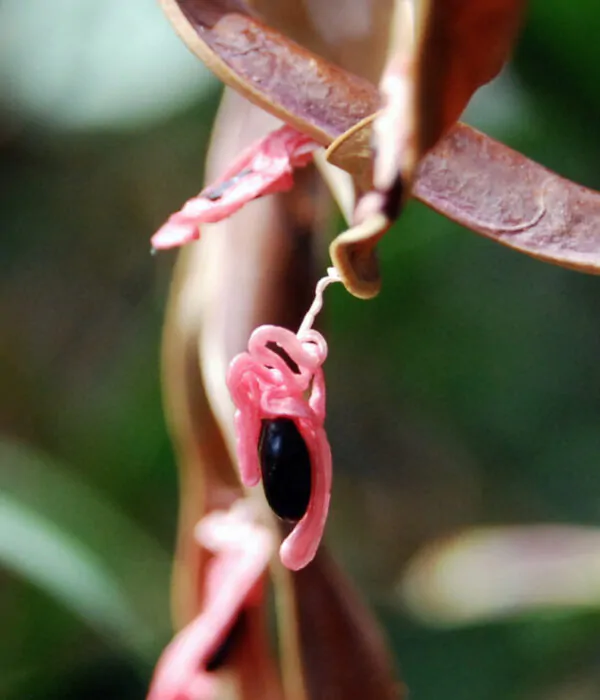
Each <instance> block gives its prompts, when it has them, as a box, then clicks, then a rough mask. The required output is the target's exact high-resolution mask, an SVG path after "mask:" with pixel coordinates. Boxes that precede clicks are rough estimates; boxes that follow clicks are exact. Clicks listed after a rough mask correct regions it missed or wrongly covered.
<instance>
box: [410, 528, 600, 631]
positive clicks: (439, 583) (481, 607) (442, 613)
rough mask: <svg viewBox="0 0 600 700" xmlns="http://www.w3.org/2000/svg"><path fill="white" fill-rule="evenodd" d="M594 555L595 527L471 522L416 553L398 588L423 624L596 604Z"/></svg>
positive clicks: (598, 537)
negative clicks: (489, 525)
mask: <svg viewBox="0 0 600 700" xmlns="http://www.w3.org/2000/svg"><path fill="white" fill-rule="evenodd" d="M599 561H600V532H599V531H598V530H597V529H596V528H586V527H577V526H567V525H543V524H540V525H531V526H513V527H495V528H474V529H472V530H467V531H465V532H462V533H460V534H458V535H456V536H455V537H453V538H451V539H447V540H442V541H438V542H435V543H433V544H432V545H429V546H428V547H426V548H425V549H424V550H423V551H421V552H419V553H418V554H417V555H416V556H415V557H414V558H413V560H412V562H410V563H409V565H408V569H407V571H406V572H405V574H404V575H403V577H402V581H401V583H400V585H399V586H398V590H399V593H400V596H401V598H402V600H403V602H404V603H405V604H406V605H407V606H408V608H409V609H410V611H411V612H412V614H414V615H415V616H418V617H420V618H421V619H423V620H425V621H427V622H428V623H430V624H444V625H447V624H451V625H459V624H472V623H474V622H481V621H483V620H490V619H497V618H502V617H506V616H515V615H522V614H526V613H531V612H535V611H540V610H546V611H550V610H567V609H576V608H597V607H598V606H599V605H600V595H599V594H598V590H599V581H598V578H599V577H598V570H599V569H598V563H599Z"/></svg>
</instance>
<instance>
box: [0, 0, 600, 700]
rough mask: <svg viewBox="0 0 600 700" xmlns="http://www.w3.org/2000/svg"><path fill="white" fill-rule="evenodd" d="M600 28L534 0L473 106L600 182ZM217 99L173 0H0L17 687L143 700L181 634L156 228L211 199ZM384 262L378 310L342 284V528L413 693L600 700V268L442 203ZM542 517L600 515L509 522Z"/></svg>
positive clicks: (512, 138) (0, 529)
mask: <svg viewBox="0 0 600 700" xmlns="http://www.w3.org/2000/svg"><path fill="white" fill-rule="evenodd" d="M599 36H600V7H599V6H598V3H597V0H579V2H576V3H575V2H571V3H565V2H563V1H562V0H536V1H535V2H532V3H531V6H530V10H529V13H528V18H527V23H526V27H525V30H524V32H523V35H522V38H521V41H520V43H519V46H518V48H517V51H516V54H515V59H514V61H513V63H512V64H511V65H510V67H509V68H508V69H507V70H506V71H505V73H504V74H503V75H502V76H501V77H500V78H499V79H498V80H497V81H495V83H494V84H492V85H491V86H489V87H487V88H486V89H485V90H482V91H481V92H480V94H479V95H478V96H477V97H476V99H475V100H474V102H473V104H472V106H471V107H470V108H469V111H468V114H467V116H466V121H469V122H470V123H472V124H474V125H476V126H477V127H479V128H481V129H482V130H484V131H486V132H487V133H489V134H491V135H493V136H495V137H496V138H499V139H500V140H502V141H504V142H506V143H508V144H509V145H511V146H512V147H514V148H517V149H518V150H521V151H522V152H524V153H525V154H527V155H528V156H530V157H532V158H534V159H536V160H538V161H539V162H541V163H543V164H544V165H546V166H548V167H550V168H553V169H554V170H556V171H558V172H560V173H561V174H563V175H565V176H567V177H570V178H572V179H574V180H576V181H579V182H581V183H583V184H585V185H588V186H590V187H594V188H596V189H600V159H599V156H600V132H599V131H598V129H597V125H598V123H599V122H600V77H599V68H600V41H598V37H599ZM219 91H220V88H219V86H218V85H217V84H216V83H215V82H214V81H213V79H212V78H211V77H210V76H209V75H208V74H207V72H206V71H205V69H204V68H203V67H202V66H201V65H200V64H199V63H198V62H197V61H196V60H195V59H194V58H193V57H192V56H191V55H189V54H188V52H187V50H186V49H185V47H184V46H183V44H181V43H180V42H179V40H178V39H177V38H176V36H175V35H174V33H173V31H172V30H171V27H170V26H169V25H168V23H167V22H166V20H165V19H164V18H163V16H162V14H161V12H160V10H159V9H158V7H156V5H155V3H154V2H153V1H152V0H127V2H122V1H120V0H104V1H103V2H101V3H98V2H95V3H93V2H91V0H53V2H52V3H48V4H47V3H42V2H37V3H36V2H33V1H32V0H29V1H26V0H0V177H1V182H2V186H1V188H0V229H1V231H2V254H1V256H0V265H1V268H2V275H1V277H0V292H1V293H0V309H1V312H2V336H1V337H2V343H1V344H0V397H1V399H2V401H1V412H0V415H1V420H2V424H1V428H2V432H1V437H0V487H1V489H0V566H1V568H2V573H1V574H0V587H1V588H0V590H1V592H2V595H1V598H0V620H2V622H1V623H0V630H1V632H0V645H1V646H0V652H1V653H0V697H1V698H3V699H4V698H6V699H7V700H12V699H15V700H16V698H28V699H32V700H38V699H39V700H42V699H43V700H50V699H54V698H57V699H58V698H61V700H68V699H75V698H77V699H79V698H96V697H97V698H107V697H109V698H113V699H115V700H116V699H120V698H128V699H129V698H131V699H134V698H143V697H144V693H145V689H146V687H147V684H148V681H149V677H150V673H151V669H152V665H153V663H154V662H155V660H156V658H157V655H158V654H159V652H160V650H161V648H162V646H163V645H164V644H165V643H166V641H167V640H168V638H169V634H170V628H169V619H168V612H169V609H168V606H169V604H168V587H169V575H170V559H171V556H172V549H173V539H174V529H175V522H176V512H177V502H176V472H175V467H174V462H173V457H172V454H171V450H170V446H169V442H168V439H167V437H166V434H165V429H164V426H163V420H162V412H161V405H160V389H159V366H158V358H159V345H160V331H161V319H162V313H163V308H164V304H165V299H166V293H167V288H168V281H169V276H170V271H171V267H172V263H173V261H174V255H172V254H161V255H159V256H157V257H154V258H153V257H150V255H149V236H150V235H151V233H152V232H153V231H154V230H155V229H156V228H157V226H158V225H159V224H160V223H161V222H162V221H163V220H164V218H165V217H166V216H167V214H168V213H169V212H171V211H172V210H174V209H175V208H176V207H178V206H179V205H180V204H181V202H183V201H184V200H185V199H186V198H187V197H188V196H190V195H191V194H193V193H195V192H196V191H197V190H198V189H199V186H200V183H201V178H202V166H203V158H204V153H205V149H206V144H207V139H208V136H209V134H210V129H211V124H212V121H213V117H214V113H215V110H216V106H217V104H218V99H219ZM381 254H382V264H383V268H384V289H383V292H382V293H381V295H380V296H379V298H377V299H376V300H374V301H372V302H368V303H367V302H361V301H358V300H355V299H353V298H351V297H350V296H348V295H347V294H345V293H344V291H343V290H342V289H332V290H331V291H328V292H327V295H328V301H327V306H326V312H325V314H326V317H327V327H328V339H329V342H330V358H329V360H328V363H327V373H328V378H329V426H330V436H331V441H332V447H333V451H334V455H335V470H336V483H335V487H334V489H335V490H334V494H333V508H332V517H331V520H330V525H329V533H328V536H329V541H330V542H331V544H332V546H333V548H334V551H335V552H336V553H337V554H338V555H339V557H340V558H341V560H342V561H343V562H344V564H345V565H346V567H347V568H348V570H349V571H350V572H351V573H352V575H353V576H354V577H355V578H356V579H357V580H358V581H359V583H360V585H361V587H362V588H363V590H364V592H365V593H366V594H367V595H368V596H369V599H370V600H371V602H372V604H373V605H374V606H375V607H376V610H377V611H378V613H379V615H380V618H381V620H382V622H383V623H384V625H385V627H386V629H387V632H388V635H389V638H390V640H391V642H392V644H393V648H394V651H395V653H396V655H397V658H398V661H399V664H400V665H401V667H402V669H403V674H404V677H405V680H406V682H407V683H408V685H409V687H410V688H411V692H412V697H414V698H415V699H416V700H439V699H440V698H442V697H443V698H445V700H513V699H514V700H536V699H537V698H540V699H541V698H544V699H545V700H549V699H550V700H588V699H589V700H591V699H592V698H594V699H597V698H599V697H600V564H599V562H600V536H599V535H598V534H597V532H596V530H595V528H596V527H598V525H599V524H600V468H599V467H600V362H599V361H598V359H599V358H600V313H599V312H600V280H599V279H597V278H594V277H587V276H584V275H580V274H577V273H574V272H569V271H565V270H561V269H558V268H553V267H550V266H547V265H544V264H542V263H539V262H536V261H533V260H530V259H528V258H526V257H523V256H521V255H519V254H517V253H515V252H512V251H508V250H506V249H502V248H500V247H499V246H497V245H496V244H494V243H491V242H489V241H486V240H483V239H481V238H478V237H477V236H476V235H475V234H472V233H470V232H468V231H465V230H463V229H461V228H459V227H457V226H455V225H453V224H451V223H450V222H448V221H446V220H444V219H442V218H440V217H439V216H437V215H435V214H433V213H432V212H429V211H427V210H426V209H425V208H424V207H422V206H420V205H418V204H412V205H411V206H410V207H409V209H408V211H407V212H406V215H405V217H404V218H403V219H402V221H401V222H400V224H399V225H398V226H397V227H396V230H394V231H393V232H392V233H391V234H390V235H388V236H387V237H386V239H385V240H384V242H383V244H382V246H381ZM535 523H545V524H551V523H552V524H565V525H568V524H571V525H581V526H586V527H587V528H588V529H586V530H585V531H583V530H573V531H571V535H572V538H570V539H569V540H568V541H567V542H566V544H565V543H564V542H563V543H562V544H561V537H554V536H550V537H546V538H541V539H540V538H537V539H536V537H535V536H532V537H530V536H529V535H528V534H527V533H529V532H530V531H529V530H519V531H515V530H495V531H491V530H488V529H485V528H487V527H488V526H492V525H494V526H504V525H513V524H520V525H522V526H524V527H527V526H530V525H533V524H535ZM491 532H496V533H499V536H500V538H501V540H500V543H499V542H498V541H497V540H493V541H492V540H489V542H488V545H489V546H484V547H483V550H484V552H485V556H484V557H481V556H479V555H480V554H481V551H480V550H477V548H476V547H475V548H471V549H472V550H473V551H471V549H470V544H469V542H470V540H469V535H470V534H473V533H475V534H477V533H478V534H479V535H480V536H481V537H482V538H483V541H484V544H485V542H486V540H485V538H486V537H488V534H489V533H491ZM532 532H533V531H532ZM556 532H558V531H556ZM598 532H600V531H598ZM450 534H453V535H455V539H454V540H453V543H454V544H453V545H447V546H446V549H444V544H443V542H444V540H443V538H444V537H446V536H447V535H450ZM538 534H539V532H538ZM490 536H491V535H490ZM432 542H441V544H440V545H439V550H436V551H437V552H438V553H437V554H436V553H435V552H433V553H431V554H430V555H429V558H428V559H427V561H428V562H429V564H427V565H426V564H423V561H424V559H423V556H422V555H421V554H420V553H421V552H422V551H423V547H425V546H427V545H429V544H431V543H432ZM452 547H454V548H455V549H458V550H459V553H460V552H463V554H464V556H470V555H471V554H472V557H471V559H468V562H470V564H469V567H471V568H469V567H468V566H466V564H465V562H466V561H467V560H466V559H462V560H461V559H459V560H458V562H459V563H458V564H457V565H455V567H454V568H455V569H457V571H454V569H452V566H451V565H450V564H447V563H446V564H443V563H442V564H439V561H441V557H442V556H443V553H444V552H446V553H447V552H450V555H451V554H452V552H453V551H454V549H452ZM461 548H462V549H461ZM478 552H479V554H478ZM574 553H576V554H577V559H576V560H573V559H572V558H571V557H572V556H573V554H574ZM407 567H408V568H407ZM428 567H429V568H428ZM523 567H525V570H526V573H527V572H528V573H527V576H525V574H524V573H523V571H524V569H523ZM527 567H529V568H527ZM407 571H408V574H407V573H406V572H407ZM411 572H412V573H411ZM452 572H454V574H455V579H456V581H458V584H457V585H455V586H454V588H453V587H452V585H451V583H452V581H451V580H450V579H451V578H452V577H451V576H450V574H451V573H452ZM507 572H509V573H511V572H512V573H511V576H512V577H511V576H507ZM514 572H516V573H514ZM454 574H453V575H454ZM513 574H514V575H513ZM461 575H462V576H463V579H461ZM407 576H408V579H410V580H413V579H414V580H416V581H418V582H419V583H418V585H417V586H416V587H415V585H414V581H413V585H412V589H411V586H410V585H409V584H410V581H409V583H407V580H408V579H407ZM411 576H412V577H413V578H412V579H411V578H410V577H411ZM415 576H416V577H417V578H416V579H415ZM419 577H420V578H419ZM456 577H458V578H456ZM465 577H466V578H465ZM467 578H468V579H469V581H468V584H469V585H466V584H465V581H466V580H467ZM525 579H527V581H526V582H527V585H525V584H524V581H525ZM452 580H454V579H452ZM546 584H549V585H548V587H549V588H550V589H552V590H550V591H549V592H548V593H547V595H541V596H538V595H537V593H538V592H540V591H542V592H544V590H545V586H546ZM478 585H479V589H478V588H477V586H478ZM469 586H474V590H475V591H476V593H470V591H471V588H470V587H469ZM527 586H529V589H531V590H529V589H528V590H526V589H527ZM415 588H416V592H415ZM411 590H412V593H411V592H410V591H411ZM532 590H533V593H532V592H531V591H532ZM407 591H408V592H407ZM477 591H478V592H477ZM482 591H483V593H482ZM582 591H583V592H582ZM429 593H430V595H429ZM428 596H429V597H428ZM484 599H485V600H484ZM482 600H483V602H482ZM486 600H487V603H486V602H485V601H486Z"/></svg>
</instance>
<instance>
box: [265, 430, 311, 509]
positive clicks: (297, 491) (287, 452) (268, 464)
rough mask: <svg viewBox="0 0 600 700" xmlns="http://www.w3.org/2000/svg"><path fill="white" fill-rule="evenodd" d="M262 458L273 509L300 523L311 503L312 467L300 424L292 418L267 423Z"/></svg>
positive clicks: (266, 485)
mask: <svg viewBox="0 0 600 700" xmlns="http://www.w3.org/2000/svg"><path fill="white" fill-rule="evenodd" d="M258 456H259V459H260V468H261V472H262V483H263V488H264V491H265V496H266V498H267V502H268V504H269V505H270V506H271V509H272V510H273V512H274V513H275V515H277V516H279V517H280V518H282V519H283V520H291V521H293V522H296V521H298V520H300V519H301V518H302V516H303V515H304V514H305V513H306V509H307V508H308V503H309V501H310V492H311V466H310V455H309V453H308V448H307V447H306V443H305V442H304V438H303V437H302V435H301V434H300V431H299V430H298V426H297V425H296V423H295V422H294V421H293V420H292V419H291V418H275V419H273V420H263V421H262V429H261V432H260V439H259V441H258Z"/></svg>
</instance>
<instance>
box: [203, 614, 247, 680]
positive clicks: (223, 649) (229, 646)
mask: <svg viewBox="0 0 600 700" xmlns="http://www.w3.org/2000/svg"><path fill="white" fill-rule="evenodd" d="M245 618H246V613H245V612H244V611H242V612H241V613H240V614H239V615H238V616H237V619H236V621H235V622H234V623H233V625H232V627H231V629H230V630H229V632H228V633H227V636H226V637H225V639H224V640H223V641H222V642H221V644H220V645H219V646H218V647H217V649H216V651H215V652H214V654H213V655H212V656H211V657H210V659H209V660H208V661H207V662H206V665H205V668H206V670H207V671H211V672H212V671H217V670H218V669H220V668H221V667H222V666H224V665H225V663H227V661H228V658H229V656H230V654H231V652H232V651H233V650H234V648H235V647H236V646H237V645H238V642H239V641H240V639H241V637H242V634H243V631H244V627H245V624H246V621H245Z"/></svg>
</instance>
